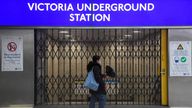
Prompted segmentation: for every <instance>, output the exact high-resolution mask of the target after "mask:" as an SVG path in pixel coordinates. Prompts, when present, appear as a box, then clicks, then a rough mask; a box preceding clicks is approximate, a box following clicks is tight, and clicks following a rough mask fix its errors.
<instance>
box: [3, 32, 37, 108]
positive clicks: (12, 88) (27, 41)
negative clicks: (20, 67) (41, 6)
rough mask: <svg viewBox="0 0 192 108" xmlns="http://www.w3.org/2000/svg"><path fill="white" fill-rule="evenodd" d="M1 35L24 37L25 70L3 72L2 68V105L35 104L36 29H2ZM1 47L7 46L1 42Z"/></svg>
mask: <svg viewBox="0 0 192 108" xmlns="http://www.w3.org/2000/svg"><path fill="white" fill-rule="evenodd" d="M1 36H23V37H24V38H23V44H24V46H23V48H24V54H23V58H24V71H23V72H1V70H0V106H3V105H23V104H25V105H26V104H28V105H29V104H33V103H34V30H33V29H0V38H1ZM0 47H6V46H1V42H0ZM0 55H1V52H0ZM0 58H1V56H0ZM0 64H1V63H0ZM0 68H1V66H0Z"/></svg>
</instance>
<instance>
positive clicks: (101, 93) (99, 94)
mask: <svg viewBox="0 0 192 108" xmlns="http://www.w3.org/2000/svg"><path fill="white" fill-rule="evenodd" d="M91 69H93V74H94V78H95V80H96V82H97V83H98V84H99V87H98V90H97V91H93V90H89V92H90V94H91V98H90V104H89V108H95V103H96V102H97V100H98V101H99V108H104V107H105V103H106V90H105V82H104V80H103V79H104V77H105V75H102V73H101V64H100V56H97V55H95V56H93V57H92V61H90V62H89V64H88V65H87V71H88V72H89V71H90V70H91Z"/></svg>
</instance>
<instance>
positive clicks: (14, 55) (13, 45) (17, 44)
mask: <svg viewBox="0 0 192 108" xmlns="http://www.w3.org/2000/svg"><path fill="white" fill-rule="evenodd" d="M1 41H2V60H1V61H2V62H1V63H2V67H1V70H2V71H23V37H22V36H2V37H1Z"/></svg>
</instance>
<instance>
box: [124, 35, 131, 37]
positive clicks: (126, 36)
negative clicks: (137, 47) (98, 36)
mask: <svg viewBox="0 0 192 108" xmlns="http://www.w3.org/2000/svg"><path fill="white" fill-rule="evenodd" d="M124 36H125V37H131V36H132V35H129V34H128V35H124Z"/></svg>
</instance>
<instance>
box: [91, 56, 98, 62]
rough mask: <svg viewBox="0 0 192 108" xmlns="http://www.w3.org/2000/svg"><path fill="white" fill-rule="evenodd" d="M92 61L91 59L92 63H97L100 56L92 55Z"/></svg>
mask: <svg viewBox="0 0 192 108" xmlns="http://www.w3.org/2000/svg"><path fill="white" fill-rule="evenodd" d="M92 59H93V62H97V61H98V60H99V59H100V56H98V55H94V56H93V57H92Z"/></svg>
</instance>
